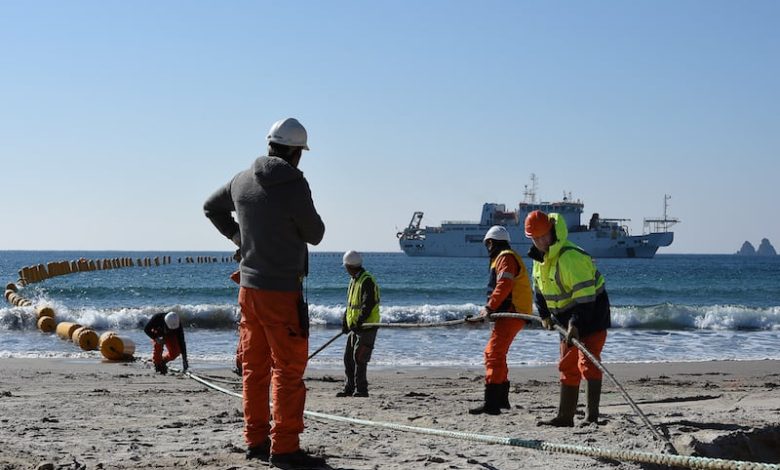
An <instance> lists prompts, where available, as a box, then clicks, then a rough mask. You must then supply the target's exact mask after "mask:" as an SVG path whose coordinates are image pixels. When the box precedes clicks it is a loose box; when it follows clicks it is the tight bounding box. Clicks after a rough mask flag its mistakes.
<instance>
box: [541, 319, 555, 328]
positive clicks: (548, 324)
mask: <svg viewBox="0 0 780 470" xmlns="http://www.w3.org/2000/svg"><path fill="white" fill-rule="evenodd" d="M542 328H544V329H545V330H551V331H552V330H554V329H555V323H554V322H553V319H552V318H550V317H547V318H542Z"/></svg>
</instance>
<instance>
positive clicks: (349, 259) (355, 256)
mask: <svg viewBox="0 0 780 470" xmlns="http://www.w3.org/2000/svg"><path fill="white" fill-rule="evenodd" d="M343 262H344V266H356V267H357V266H363V257H362V256H360V253H358V252H357V251H354V250H349V251H348V252H346V253H344V259H343Z"/></svg>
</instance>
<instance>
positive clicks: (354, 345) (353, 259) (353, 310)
mask: <svg viewBox="0 0 780 470" xmlns="http://www.w3.org/2000/svg"><path fill="white" fill-rule="evenodd" d="M343 261H344V269H346V270H347V272H348V273H349V275H350V276H351V277H352V279H351V280H350V281H349V289H348V290H347V310H346V311H345V312H344V317H343V318H342V322H341V328H342V331H343V332H344V333H348V336H347V345H346V347H345V348H344V372H345V375H346V379H345V380H344V390H342V391H341V392H339V393H337V394H336V396H337V397H350V396H351V397H367V396H368V378H367V377H366V372H367V370H368V361H370V360H371V351H372V350H373V349H374V341H375V340H376V333H377V328H376V327H374V328H363V323H379V286H378V285H377V284H376V280H375V279H374V277H373V276H372V275H371V273H369V272H368V271H366V270H365V269H363V258H362V257H361V256H360V254H359V253H358V252H356V251H348V252H346V253H344V258H343Z"/></svg>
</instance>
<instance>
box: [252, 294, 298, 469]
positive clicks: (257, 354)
mask: <svg viewBox="0 0 780 470" xmlns="http://www.w3.org/2000/svg"><path fill="white" fill-rule="evenodd" d="M300 296H301V293H300V292H286V291H270V290H262V289H252V288H248V287H241V289H240V290H239V291H238V304H239V306H240V307H241V325H240V327H239V341H240V342H241V358H242V361H243V362H242V367H243V376H242V378H243V382H244V439H245V440H246V443H247V445H248V446H250V447H252V446H257V445H259V444H261V443H262V442H263V441H264V440H265V439H266V438H267V437H269V436H270V438H271V453H273V454H286V453H289V452H295V451H296V450H298V449H300V440H299V435H300V433H302V432H303V407H304V404H305V402H306V387H305V386H304V384H303V373H304V371H305V370H306V362H307V355H308V351H309V339H308V337H304V336H303V332H302V330H301V327H300V322H299V321H298V300H299V299H300ZM269 387H273V392H272V393H271V392H270V391H269ZM269 395H272V398H273V421H274V425H273V427H271V425H270V418H271V410H270V406H269V404H268V399H269Z"/></svg>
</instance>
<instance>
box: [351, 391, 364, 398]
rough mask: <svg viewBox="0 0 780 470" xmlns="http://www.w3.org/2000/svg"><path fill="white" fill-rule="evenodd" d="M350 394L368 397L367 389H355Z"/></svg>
mask: <svg viewBox="0 0 780 470" xmlns="http://www.w3.org/2000/svg"><path fill="white" fill-rule="evenodd" d="M352 396H353V397H364V398H368V390H357V391H356V392H355V393H353V394H352Z"/></svg>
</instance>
